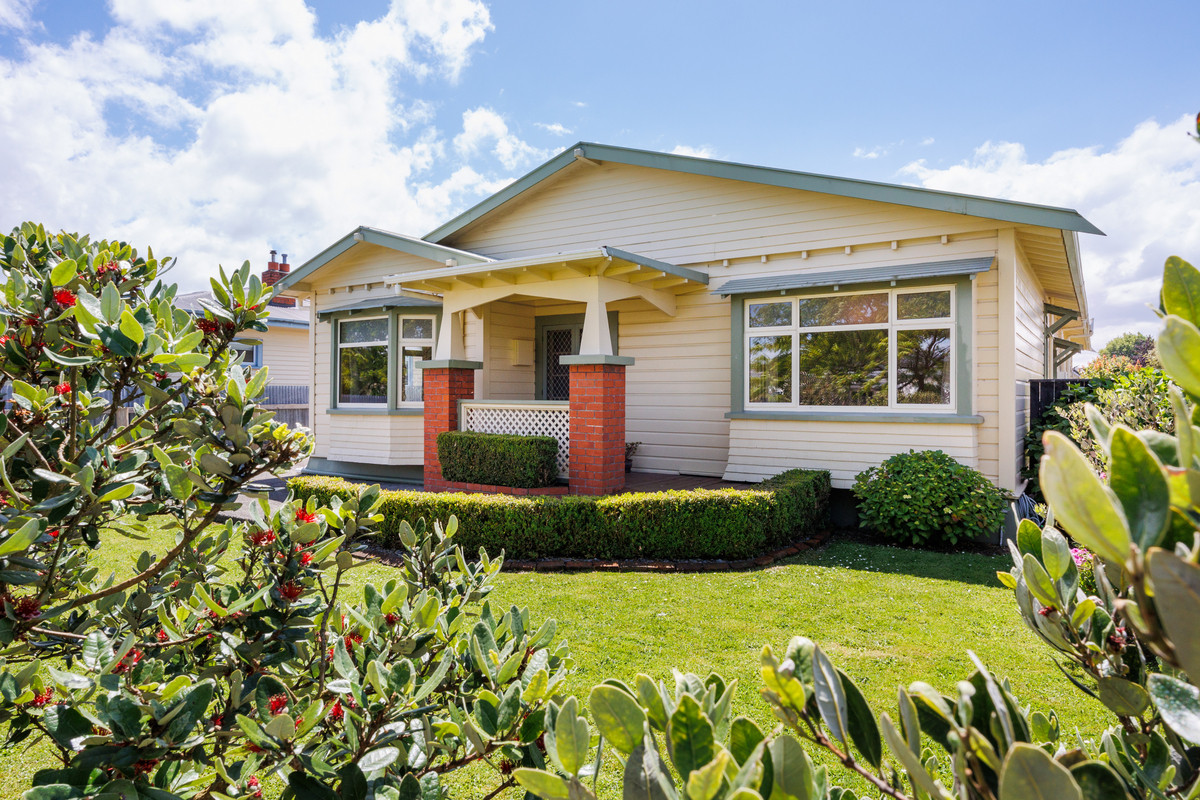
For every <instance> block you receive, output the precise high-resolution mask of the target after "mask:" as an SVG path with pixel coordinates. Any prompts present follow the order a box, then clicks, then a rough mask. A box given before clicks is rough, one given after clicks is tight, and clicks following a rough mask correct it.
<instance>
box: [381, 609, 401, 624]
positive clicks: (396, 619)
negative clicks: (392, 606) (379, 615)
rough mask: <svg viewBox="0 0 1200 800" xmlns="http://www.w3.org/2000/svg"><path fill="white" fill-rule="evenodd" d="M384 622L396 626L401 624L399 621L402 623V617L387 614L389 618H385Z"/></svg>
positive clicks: (390, 613)
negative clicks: (398, 623)
mask: <svg viewBox="0 0 1200 800" xmlns="http://www.w3.org/2000/svg"><path fill="white" fill-rule="evenodd" d="M383 621H384V622H386V623H387V624H388V625H395V624H396V623H397V622H399V621H400V615H399V614H396V613H392V612H389V613H388V614H387V616H385V617H384V618H383Z"/></svg>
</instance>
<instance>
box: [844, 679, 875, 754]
mask: <svg viewBox="0 0 1200 800" xmlns="http://www.w3.org/2000/svg"><path fill="white" fill-rule="evenodd" d="M838 677H839V678H841V681H842V693H843V694H844V695H845V696H846V716H847V722H848V727H849V730H850V740H851V741H852V742H854V746H855V747H857V748H858V752H860V753H862V756H863V758H865V759H866V760H867V763H869V764H870V765H871V766H873V767H875V768H876V769H879V764H880V763H881V761H882V760H883V740H882V739H881V738H880V736H879V724H878V723H876V722H875V715H874V714H873V713H872V712H871V706H869V705H868V704H867V698H866V697H864V696H863V693H862V691H861V690H860V689H859V688H858V686H857V685H855V683H854V681H852V680H850V676H849V675H847V674H846V673H844V672H842V671H841V670H838Z"/></svg>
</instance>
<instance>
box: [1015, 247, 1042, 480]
mask: <svg viewBox="0 0 1200 800" xmlns="http://www.w3.org/2000/svg"><path fill="white" fill-rule="evenodd" d="M1016 278H1017V282H1016V293H1015V299H1016V304H1015V305H1016V308H1015V318H1016V331H1015V332H1016V339H1017V345H1016V368H1017V373H1016V379H1017V408H1016V412H1017V419H1016V426H1015V430H1014V434H1015V437H1014V438H1015V441H1014V443H1013V446H1014V447H1016V450H1017V467H1018V469H1019V468H1020V467H1021V466H1023V464H1022V461H1023V459H1024V457H1025V433H1026V431H1028V430H1029V381H1031V380H1037V379H1039V378H1042V377H1044V375H1045V366H1046V349H1045V343H1046V334H1045V324H1046V323H1045V319H1046V314H1045V309H1044V306H1045V292H1044V291H1043V290H1042V285H1041V283H1040V282H1039V281H1038V279H1037V275H1035V274H1034V272H1033V269H1032V268H1031V267H1030V266H1029V262H1028V261H1027V260H1026V258H1025V255H1024V253H1022V252H1021V251H1020V250H1019V249H1018V250H1017V275H1016Z"/></svg>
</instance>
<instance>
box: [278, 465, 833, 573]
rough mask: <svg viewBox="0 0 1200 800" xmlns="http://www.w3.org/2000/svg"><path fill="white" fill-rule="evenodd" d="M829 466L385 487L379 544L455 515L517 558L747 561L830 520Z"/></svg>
mask: <svg viewBox="0 0 1200 800" xmlns="http://www.w3.org/2000/svg"><path fill="white" fill-rule="evenodd" d="M288 488H290V489H291V490H292V491H294V492H295V493H296V494H297V496H299V497H301V498H303V499H307V498H309V497H315V498H317V500H318V502H320V503H322V504H324V503H328V502H329V501H330V500H332V499H333V498H334V497H341V498H348V497H352V496H354V495H355V494H356V493H357V492H358V490H359V488H360V484H355V483H351V482H349V481H346V480H344V479H341V478H328V477H319V476H300V477H297V478H292V479H291V480H289V481H288ZM829 491H830V484H829V473H828V472H825V471H808V470H790V471H788V472H785V473H783V474H781V475H778V476H776V477H774V478H772V479H770V480H768V481H764V482H763V483H762V484H760V486H759V488H755V489H696V490H691V491H670V492H640V493H632V494H621V495H613V496H610V497H601V498H592V497H561V498H560V497H513V496H509V495H492V494H460V493H454V492H422V491H385V492H383V493H382V497H383V505H382V506H381V513H383V515H384V520H383V522H382V523H381V524H380V526H379V531H380V533H379V538H378V539H377V540H376V544H377V546H379V547H382V548H385V549H386V548H395V547H397V546H398V544H399V528H400V523H401V521H405V520H406V521H408V522H410V523H412V522H415V521H416V520H417V519H420V518H424V519H426V520H439V521H443V522H444V521H445V520H447V519H449V518H450V516H451V515H454V516H456V517H457V518H458V521H459V523H460V529H459V534H458V538H459V541H460V543H461V544H462V545H463V547H464V549H466V550H467V551H468V552H473V551H475V550H478V549H479V548H480V547H483V548H485V549H487V551H488V552H489V553H499V552H500V551H501V550H503V551H504V552H505V554H506V555H507V557H508V558H509V559H510V560H517V561H534V560H538V559H603V560H608V561H612V560H629V559H654V560H665V561H679V560H683V559H703V560H726V561H741V560H745V559H751V558H754V557H756V556H760V555H763V554H766V553H771V552H775V551H778V550H780V549H783V548H786V547H787V546H789V545H792V544H796V543H800V542H804V541H806V540H809V539H812V538H814V537H816V536H817V535H819V534H821V533H823V532H824V531H825V530H826V529H827V528H828V527H829Z"/></svg>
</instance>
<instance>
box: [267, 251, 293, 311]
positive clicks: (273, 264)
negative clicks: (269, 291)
mask: <svg viewBox="0 0 1200 800" xmlns="http://www.w3.org/2000/svg"><path fill="white" fill-rule="evenodd" d="M275 256H276V253H275V251H274V250H272V251H271V260H270V261H268V262H267V269H266V270H265V271H264V272H263V274H262V282H263V285H264V286H274V285H275V284H276V283H278V282H279V281H281V280H283V276H284V275H287V274H288V272H290V271H291V269H292V267H291V265H290V264H288V263H287V253H284V254H283V258H282V260H280V261H277V260H276V259H275ZM271 305H273V306H282V307H284V308H295V306H296V298H294V297H278V296H276V297H274V298H272V300H271Z"/></svg>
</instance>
